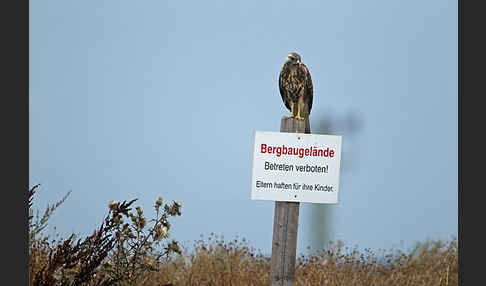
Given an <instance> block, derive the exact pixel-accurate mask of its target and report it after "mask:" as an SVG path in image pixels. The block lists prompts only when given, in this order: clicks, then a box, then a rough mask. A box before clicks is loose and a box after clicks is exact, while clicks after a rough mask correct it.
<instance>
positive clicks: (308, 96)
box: [278, 53, 314, 133]
mask: <svg viewBox="0 0 486 286" xmlns="http://www.w3.org/2000/svg"><path fill="white" fill-rule="evenodd" d="M278 86H279V89H280V95H281V96H282V100H283V102H284V104H285V107H287V108H288V109H289V110H290V117H292V118H296V119H300V120H306V128H305V133H310V124H309V115H310V112H311V109H312V100H313V92H314V91H313V86H312V78H311V75H310V72H309V69H308V68H307V66H306V65H304V64H303V63H302V61H301V58H300V55H299V54H297V53H290V54H289V55H288V56H287V58H286V61H285V64H284V66H283V67H282V71H281V72H280V77H279V80H278Z"/></svg>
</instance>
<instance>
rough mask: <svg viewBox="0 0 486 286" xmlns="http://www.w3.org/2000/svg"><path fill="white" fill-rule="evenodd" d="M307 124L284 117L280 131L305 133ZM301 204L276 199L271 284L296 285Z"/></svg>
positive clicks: (274, 285)
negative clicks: (295, 275)
mask: <svg viewBox="0 0 486 286" xmlns="http://www.w3.org/2000/svg"><path fill="white" fill-rule="evenodd" d="M306 120H309V119H306ZM305 125H306V121H305V120H299V119H295V118H289V117H283V118H282V120H281V122H280V132H288V133H305ZM299 206H300V203H299V202H282V201H275V216H274V220H273V241H272V259H271V270H270V286H277V285H278V286H291V285H292V286H293V285H294V274H295V257H296V251H297V230H298V226H299Z"/></svg>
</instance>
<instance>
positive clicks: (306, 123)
mask: <svg viewBox="0 0 486 286" xmlns="http://www.w3.org/2000/svg"><path fill="white" fill-rule="evenodd" d="M305 133H306V134H310V133H311V131H310V122H309V117H306V118H305Z"/></svg>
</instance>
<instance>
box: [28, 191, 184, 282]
mask: <svg viewBox="0 0 486 286" xmlns="http://www.w3.org/2000/svg"><path fill="white" fill-rule="evenodd" d="M38 186H39V185H36V186H34V187H32V188H31V189H30V190H29V192H28V194H29V200H28V207H29V281H30V285H34V286H51V285H52V286H54V285H103V286H107V285H134V284H135V283H136V282H137V281H140V280H141V279H143V277H144V274H146V273H147V272H151V271H152V272H153V271H157V269H158V266H159V264H160V262H161V261H162V259H163V258H166V259H168V258H169V257H170V255H171V254H173V253H179V254H181V249H180V248H179V245H178V243H177V241H174V240H173V241H171V242H170V243H167V245H166V246H165V247H162V243H163V240H164V239H167V238H168V237H169V230H170V228H171V225H170V223H169V221H168V218H169V217H171V216H176V215H181V207H182V206H181V204H180V203H178V202H177V201H174V202H173V203H172V204H171V205H168V204H166V205H165V206H164V208H163V209H161V206H162V198H160V197H159V198H158V199H157V201H156V202H155V206H154V207H155V212H156V217H155V218H154V219H151V220H147V219H146V218H145V216H144V214H143V211H142V209H141V208H140V207H136V208H135V210H136V212H135V213H134V212H133V211H132V208H131V205H132V204H133V203H134V202H135V201H136V199H134V200H131V201H129V202H127V201H123V202H121V203H119V202H116V201H112V202H110V203H109V205H108V208H109V212H108V215H107V216H106V217H105V218H104V220H103V222H102V223H101V225H100V227H99V228H98V229H96V230H95V231H94V232H93V234H92V235H90V236H88V237H86V238H85V239H83V240H81V239H78V240H76V239H75V235H74V234H73V235H71V236H70V237H69V238H67V239H60V240H59V241H55V240H52V241H49V238H48V237H44V236H42V230H43V229H44V228H45V227H46V226H47V220H48V219H49V217H50V215H51V214H52V212H53V211H54V210H55V209H56V208H57V207H58V206H59V205H61V204H62V203H63V202H64V200H65V199H66V198H67V195H66V196H65V197H64V198H63V199H62V200H61V201H60V202H58V203H56V204H55V205H53V206H52V207H49V206H48V209H47V210H46V212H45V214H44V216H42V217H40V216H39V215H38V216H37V217H38V218H39V219H37V220H36V221H35V222H32V219H33V218H34V216H33V214H32V210H31V207H32V199H33V196H34V194H35V190H36V189H37V188H38ZM68 195H69V193H68ZM125 220H127V222H125ZM148 224H150V226H148Z"/></svg>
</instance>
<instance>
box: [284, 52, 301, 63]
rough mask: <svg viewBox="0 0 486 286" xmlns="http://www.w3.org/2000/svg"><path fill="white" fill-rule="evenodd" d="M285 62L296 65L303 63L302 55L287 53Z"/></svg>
mask: <svg viewBox="0 0 486 286" xmlns="http://www.w3.org/2000/svg"><path fill="white" fill-rule="evenodd" d="M285 62H286V63H291V64H294V65H296V64H300V63H301V59H300V55H299V54H298V53H290V54H288V55H287V58H286V59H285Z"/></svg>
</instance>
